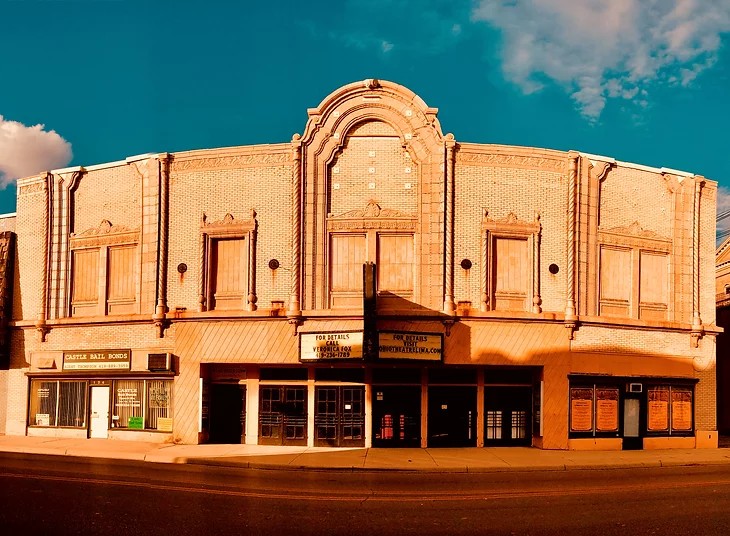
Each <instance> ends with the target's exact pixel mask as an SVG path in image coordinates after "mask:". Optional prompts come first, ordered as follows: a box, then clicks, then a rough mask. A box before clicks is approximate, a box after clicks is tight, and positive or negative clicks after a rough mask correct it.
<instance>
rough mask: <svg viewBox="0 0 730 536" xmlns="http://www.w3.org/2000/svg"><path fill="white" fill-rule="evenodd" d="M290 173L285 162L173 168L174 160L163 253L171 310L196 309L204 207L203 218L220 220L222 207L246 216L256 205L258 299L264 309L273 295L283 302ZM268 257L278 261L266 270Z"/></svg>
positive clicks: (287, 261) (288, 263)
mask: <svg viewBox="0 0 730 536" xmlns="http://www.w3.org/2000/svg"><path fill="white" fill-rule="evenodd" d="M284 154H285V155H286V153H284ZM188 162H189V161H188ZM198 162H199V165H203V166H210V164H206V163H205V161H204V160H203V161H201V160H199V161H198ZM193 165H195V164H193ZM211 167H212V166H211ZM291 173H292V172H291V165H290V164H289V163H283V164H279V165H276V166H271V165H269V166H256V167H254V166H249V167H237V168H224V169H194V170H176V166H175V164H173V170H172V172H171V174H170V206H169V254H168V255H169V257H168V258H169V270H168V306H169V308H170V310H174V309H175V308H176V307H185V308H187V310H188V311H196V310H197V307H198V296H199V288H200V271H201V262H200V236H201V218H202V215H203V213H205V215H206V217H207V222H208V223H211V222H216V221H220V220H222V219H223V218H224V217H225V215H226V214H227V213H230V214H231V215H232V216H233V217H234V219H235V220H250V217H251V209H254V210H255V211H256V220H257V222H258V236H257V242H256V292H257V297H258V302H257V305H258V307H259V308H262V309H267V308H269V307H270V306H271V301H272V300H284V302H285V304H287V303H288V301H289V294H290V290H291V275H290V274H291V252H292V246H291V228H292V223H291ZM271 259H277V260H278V261H279V263H280V266H281V267H280V268H279V269H277V270H271V269H270V268H269V260H271ZM180 263H185V264H186V265H187V267H188V270H187V272H186V273H185V274H184V275H180V274H179V273H178V272H177V266H178V264H180Z"/></svg>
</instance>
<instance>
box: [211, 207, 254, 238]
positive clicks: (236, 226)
mask: <svg viewBox="0 0 730 536" xmlns="http://www.w3.org/2000/svg"><path fill="white" fill-rule="evenodd" d="M250 216H251V217H250V218H249V219H248V220H237V219H235V218H234V217H233V215H232V214H231V213H230V212H227V213H226V215H225V216H223V219H222V220H218V221H213V222H210V223H208V216H207V215H206V214H205V213H203V217H202V220H201V225H200V227H201V230H202V231H203V232H204V233H206V234H236V233H247V232H249V231H251V230H252V229H253V228H254V227H255V226H256V211H255V210H253V209H251V215H250Z"/></svg>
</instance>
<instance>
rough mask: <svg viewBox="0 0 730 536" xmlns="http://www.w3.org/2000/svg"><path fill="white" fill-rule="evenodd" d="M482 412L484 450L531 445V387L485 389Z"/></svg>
mask: <svg viewBox="0 0 730 536" xmlns="http://www.w3.org/2000/svg"><path fill="white" fill-rule="evenodd" d="M484 412H485V414H486V415H485V421H484V444H485V446H519V445H528V446H529V445H531V444H532V387H531V386H523V385H509V386H492V385H487V386H485V388H484Z"/></svg>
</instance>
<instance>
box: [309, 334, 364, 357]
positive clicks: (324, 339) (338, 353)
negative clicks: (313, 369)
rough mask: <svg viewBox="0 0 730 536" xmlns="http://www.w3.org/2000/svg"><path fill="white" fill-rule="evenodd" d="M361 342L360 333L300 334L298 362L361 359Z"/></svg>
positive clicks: (361, 336)
mask: <svg viewBox="0 0 730 536" xmlns="http://www.w3.org/2000/svg"><path fill="white" fill-rule="evenodd" d="M362 340H363V335H362V331H340V332H337V333H301V334H300V335H299V360H300V361H329V360H334V359H362Z"/></svg>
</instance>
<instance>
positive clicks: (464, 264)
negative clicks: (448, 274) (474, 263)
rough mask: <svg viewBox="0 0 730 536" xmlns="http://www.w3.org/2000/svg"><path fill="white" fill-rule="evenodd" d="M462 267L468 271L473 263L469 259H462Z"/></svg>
mask: <svg viewBox="0 0 730 536" xmlns="http://www.w3.org/2000/svg"><path fill="white" fill-rule="evenodd" d="M461 267H462V268H463V269H464V270H468V269H470V268H471V261H470V260H469V259H462V260H461Z"/></svg>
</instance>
